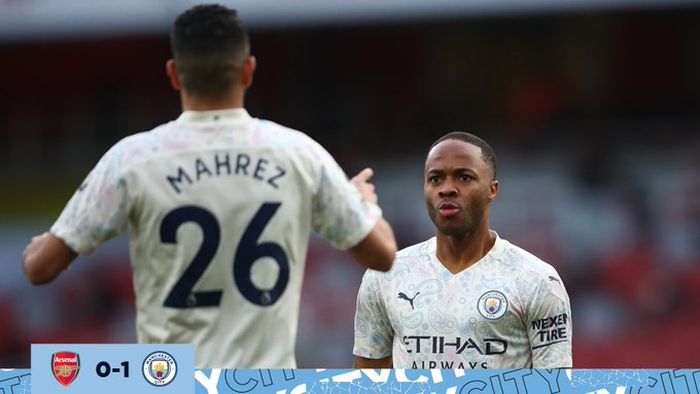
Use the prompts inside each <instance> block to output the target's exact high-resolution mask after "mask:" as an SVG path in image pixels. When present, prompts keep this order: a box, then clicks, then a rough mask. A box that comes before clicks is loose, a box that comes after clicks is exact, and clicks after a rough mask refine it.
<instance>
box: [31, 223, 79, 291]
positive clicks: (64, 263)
mask: <svg viewBox="0 0 700 394" xmlns="http://www.w3.org/2000/svg"><path fill="white" fill-rule="evenodd" d="M77 256H78V254H77V253H75V252H74V251H72V250H71V249H70V248H69V247H68V246H67V245H66V244H65V243H64V242H63V241H62V240H61V239H60V238H58V237H56V236H55V235H53V234H51V233H48V232H46V233H43V234H41V235H37V236H36V237H34V238H32V240H31V242H29V245H27V247H26V248H25V249H24V253H23V254H22V257H23V259H24V272H25V273H26V274H27V278H29V280H30V281H31V282H32V284H35V285H43V284H45V283H49V282H51V281H53V280H54V279H56V277H57V276H58V275H59V274H60V273H61V272H63V271H64V270H65V269H66V268H68V266H69V265H70V263H72V262H73V260H75V258H76V257H77Z"/></svg>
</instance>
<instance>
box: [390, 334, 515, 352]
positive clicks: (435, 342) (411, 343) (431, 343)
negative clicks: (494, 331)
mask: <svg viewBox="0 0 700 394" xmlns="http://www.w3.org/2000/svg"><path fill="white" fill-rule="evenodd" d="M450 340H452V342H448V341H450ZM481 341H482V343H483V344H481V345H480V344H478V343H476V341H474V340H473V339H472V338H461V337H456V338H454V339H446V338H445V337H443V336H427V335H426V336H405V337H403V343H404V345H406V352H407V353H416V354H418V353H433V354H443V353H445V352H446V351H447V352H449V353H454V354H461V353H462V352H465V351H467V350H472V351H475V352H477V353H479V354H482V355H486V356H490V355H496V354H503V353H505V352H506V350H508V342H506V341H504V340H501V339H496V338H482V340H481Z"/></svg>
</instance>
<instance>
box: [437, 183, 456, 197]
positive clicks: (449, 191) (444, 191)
mask: <svg viewBox="0 0 700 394" xmlns="http://www.w3.org/2000/svg"><path fill="white" fill-rule="evenodd" d="M438 195H439V196H440V197H441V198H445V197H454V196H456V195H457V188H456V187H455V186H454V184H453V183H452V181H450V180H445V182H443V183H442V185H441V186H440V190H438Z"/></svg>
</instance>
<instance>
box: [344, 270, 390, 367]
mask: <svg viewBox="0 0 700 394" xmlns="http://www.w3.org/2000/svg"><path fill="white" fill-rule="evenodd" d="M383 275H384V274H382V273H381V272H377V271H372V270H367V271H365V274H364V275H363V277H362V283H361V284H360V288H359V290H358V291H357V302H356V305H355V321H354V340H355V342H354V344H353V349H352V352H353V354H354V355H355V365H354V366H355V368H393V361H392V343H393V340H394V330H393V329H392V325H391V321H390V320H389V315H388V314H387V311H386V305H385V304H384V299H383V297H382V290H381V289H382V287H381V284H382V280H383Z"/></svg>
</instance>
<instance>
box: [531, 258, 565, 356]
mask: <svg viewBox="0 0 700 394" xmlns="http://www.w3.org/2000/svg"><path fill="white" fill-rule="evenodd" d="M533 297H534V298H533V299H532V303H531V306H530V313H529V316H528V319H527V322H528V327H526V329H527V330H528V336H529V338H530V349H531V350H532V368H535V369H543V368H545V369H551V368H572V367H573V358H572V338H571V336H572V331H571V329H572V324H571V305H570V303H569V296H568V294H567V293H566V289H565V288H564V284H563V282H562V280H561V278H560V277H559V275H558V274H557V273H556V271H554V270H552V272H551V273H547V274H546V275H545V277H544V278H543V279H542V280H541V281H540V283H539V284H538V285H537V287H536V290H535V292H534V295H533Z"/></svg>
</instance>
